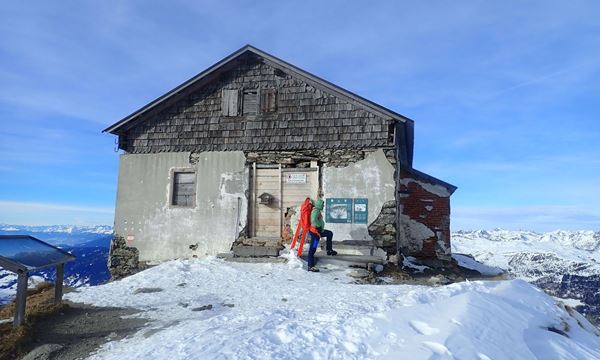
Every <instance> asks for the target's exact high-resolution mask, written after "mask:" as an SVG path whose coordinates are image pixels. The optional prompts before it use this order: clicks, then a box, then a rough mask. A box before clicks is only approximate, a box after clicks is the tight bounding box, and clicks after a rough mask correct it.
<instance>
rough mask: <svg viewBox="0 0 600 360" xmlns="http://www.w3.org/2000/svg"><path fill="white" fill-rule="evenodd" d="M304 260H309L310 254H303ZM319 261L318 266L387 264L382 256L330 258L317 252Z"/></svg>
mask: <svg viewBox="0 0 600 360" xmlns="http://www.w3.org/2000/svg"><path fill="white" fill-rule="evenodd" d="M301 258H302V260H305V261H306V260H307V259H308V253H304V254H302V257H301ZM315 259H316V260H317V264H316V265H317V266H319V265H328V264H331V265H342V266H364V267H367V266H368V264H385V263H386V259H385V257H381V256H369V255H341V254H338V255H336V256H328V255H327V254H325V253H322V252H317V253H316V254H315Z"/></svg>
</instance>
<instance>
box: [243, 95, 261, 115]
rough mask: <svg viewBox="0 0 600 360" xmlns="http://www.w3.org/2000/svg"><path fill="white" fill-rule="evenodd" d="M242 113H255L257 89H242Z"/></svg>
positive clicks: (256, 108) (256, 111) (256, 110)
mask: <svg viewBox="0 0 600 360" xmlns="http://www.w3.org/2000/svg"><path fill="white" fill-rule="evenodd" d="M242 101H243V104H242V114H243V115H256V114H257V113H258V90H256V89H253V90H244V99H243V100H242Z"/></svg>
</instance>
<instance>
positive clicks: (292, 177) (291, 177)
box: [285, 173, 306, 184]
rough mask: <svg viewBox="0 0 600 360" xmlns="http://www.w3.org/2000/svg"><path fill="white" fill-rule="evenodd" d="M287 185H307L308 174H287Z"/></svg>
mask: <svg viewBox="0 0 600 360" xmlns="http://www.w3.org/2000/svg"><path fill="white" fill-rule="evenodd" d="M285 182H286V184H306V173H287V174H286V175H285Z"/></svg>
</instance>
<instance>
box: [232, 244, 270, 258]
mask: <svg viewBox="0 0 600 360" xmlns="http://www.w3.org/2000/svg"><path fill="white" fill-rule="evenodd" d="M279 250H281V246H245V245H235V246H234V247H233V256H234V257H265V256H279Z"/></svg>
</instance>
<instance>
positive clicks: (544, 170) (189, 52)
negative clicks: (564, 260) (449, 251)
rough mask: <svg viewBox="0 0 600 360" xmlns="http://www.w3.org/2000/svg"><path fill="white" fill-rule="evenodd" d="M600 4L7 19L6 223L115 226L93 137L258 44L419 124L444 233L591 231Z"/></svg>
mask: <svg viewBox="0 0 600 360" xmlns="http://www.w3.org/2000/svg"><path fill="white" fill-rule="evenodd" d="M598 14H600V4H599V3H598V2H594V1H589V2H581V1H568V2H548V1H521V2H507V1H496V2H491V1H462V2H450V1H430V2H401V1H390V2H385V1H377V2H375V1H364V2H363V1H360V2H359V1H329V2H325V1H303V2H291V1H290V2H288V1H272V2H267V1H264V2H254V1H239V2H229V1H215V2H203V1H168V2H167V1H162V2H153V1H114V2H107V1H61V2H58V3H54V2H52V3H51V2H47V1H32V2H27V4H24V3H23V2H8V1H7V2H2V3H1V4H0V159H1V160H0V223H13V224H15V223H16V224H64V223H72V224H112V216H113V208H114V202H115V194H116V181H117V180H116V179H117V169H118V153H116V152H115V151H114V148H115V143H114V141H115V139H114V137H113V136H111V135H107V134H102V133H101V130H102V129H104V128H105V127H106V126H108V125H110V124H112V123H114V122H116V121H117V120H119V119H121V118H122V117H124V116H125V115H128V114H129V113H131V112H133V111H134V110H136V109H138V108H139V107H141V106H143V105H145V104H146V103H148V102H149V101H151V100H153V99H154V98H156V97H158V96H160V95H162V94H163V93H165V92H167V91H168V90H170V89H172V88H173V87H175V86H177V85H178V84H180V83H181V82H183V81H185V80H187V79H188V78H190V77H192V76H193V75H195V74H197V73H198V72H200V71H202V70H203V69H205V68H206V67H208V66H210V65H211V64H213V63H215V62H217V61H218V60H220V59H221V58H222V57H224V56H226V55H228V54H229V53H231V52H233V51H234V50H236V49H238V48H240V47H241V46H243V45H244V44H246V43H250V44H252V45H254V46H256V47H258V48H260V49H262V50H265V51H267V52H269V53H271V54H273V55H275V56H278V57H280V58H282V59H284V60H286V61H288V62H291V63H293V64H295V65H297V66H299V67H301V68H303V69H305V70H307V71H309V72H312V73H314V74H316V75H318V76H321V77H323V78H325V79H327V80H329V81H331V82H333V83H336V84H338V85H340V86H342V87H344V88H347V89H348V90H351V91H353V92H356V93H358V94H360V95H362V96H364V97H366V98H368V99H370V100H372V101H375V102H377V103H379V104H381V105H384V106H386V107H389V108H391V109H393V110H395V111H397V112H399V113H401V114H404V115H406V116H408V117H410V118H412V119H414V120H415V121H416V125H415V126H416V134H415V139H416V144H415V163H414V165H415V167H416V168H417V169H419V170H422V171H425V172H428V173H430V174H432V175H434V176H436V177H439V178H441V179H443V180H446V181H448V182H450V183H453V184H455V185H457V186H458V187H459V189H458V190H457V192H456V193H455V195H454V196H453V198H452V228H453V230H458V229H475V228H495V227H503V228H508V229H530V230H538V231H546V230H553V229H558V228H562V229H595V230H598V229H600V144H599V142H600V21H599V20H598Z"/></svg>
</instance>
